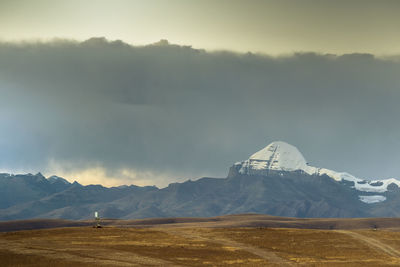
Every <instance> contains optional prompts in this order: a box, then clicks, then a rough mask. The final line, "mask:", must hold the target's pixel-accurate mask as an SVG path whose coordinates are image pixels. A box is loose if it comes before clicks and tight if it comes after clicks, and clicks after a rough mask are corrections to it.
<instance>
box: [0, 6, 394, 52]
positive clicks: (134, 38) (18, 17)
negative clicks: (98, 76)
mask: <svg viewBox="0 0 400 267" xmlns="http://www.w3.org/2000/svg"><path fill="white" fill-rule="evenodd" d="M399 13H400V1H397V0H334V1H332V0H301V1H300V0H292V1H289V0H200V1H199V0H145V1H143V0H86V1H81V0H68V1H65V0H35V1H32V0H1V1H0V38H3V39H6V40H19V39H27V38H33V39H37V38H44V39H49V38H53V37H62V38H73V39H78V40H81V41H83V40H86V39H88V38H91V37H93V36H105V37H106V38H108V39H121V40H124V41H125V42H128V43H131V44H135V45H137V44H149V43H153V42H156V41H158V40H160V39H168V40H170V41H171V42H173V43H177V44H184V45H192V46H194V47H196V48H204V49H208V50H210V49H229V50H235V51H242V52H247V51H252V52H263V53H267V54H281V53H292V52H298V51H314V52H323V53H336V54H342V53H353V52H359V53H360V52H362V53H373V54H394V53H400V46H399V45H398V44H399V43H400V35H399V34H398V29H399V28H400V19H399Z"/></svg>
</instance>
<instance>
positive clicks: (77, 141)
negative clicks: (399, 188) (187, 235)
mask: <svg viewBox="0 0 400 267" xmlns="http://www.w3.org/2000/svg"><path fill="white" fill-rule="evenodd" d="M33 3H35V4H33ZM78 3H79V5H78ZM88 3H90V5H89V4H88ZM300 3H301V4H300ZM361 3H362V4H361ZM397 3H399V2H395V1H374V2H372V1H371V2H370V1H329V2H328V1H326V2H325V1H293V2H292V1H211V2H210V1H62V2H61V1H1V2H0V6H1V7H0V38H1V39H2V40H3V41H2V42H0V94H1V97H0V171H4V172H12V173H16V172H33V173H35V172H39V171H40V172H42V173H44V174H45V175H47V176H48V175H52V174H56V175H59V176H64V177H66V178H67V179H69V180H70V181H73V180H75V179H76V180H78V181H79V182H81V183H84V184H88V183H102V184H104V185H107V186H110V185H119V184H131V183H133V184H137V185H153V184H156V185H158V186H165V185H167V184H168V183H170V182H175V181H183V180H186V179H189V178H191V179H197V178H199V177H201V176H209V177H225V176H226V175H227V171H228V168H229V167H230V166H231V165H232V164H233V163H234V162H236V161H241V160H245V159H247V158H248V157H249V156H250V155H251V154H252V153H254V152H256V151H257V150H259V149H261V148H263V147H264V146H266V145H268V144H269V143H270V142H272V141H277V140H281V141H286V142H288V143H290V144H293V145H295V146H296V147H298V148H299V150H300V151H301V152H302V153H303V154H304V156H305V157H306V159H307V160H308V161H309V162H310V163H311V164H312V165H314V166H318V167H326V168H330V169H333V170H337V171H347V172H349V173H352V174H353V175H356V176H359V177H362V178H368V179H369V178H388V177H400V165H399V162H400V152H399V151H400V139H399V136H400V124H399V115H400V105H398V103H399V99H400V80H399V74H400V61H399V56H397V55H398V54H397V53H398V52H399V50H398V49H399V46H398V45H397V44H398V43H399V41H400V40H399V38H400V37H399V36H400V35H398V34H397V32H396V31H395V29H396V30H397V29H398V28H400V23H399V21H400V20H398V19H395V16H394V15H395V14H398V12H397V11H400V9H399V7H400V6H399V5H398V4H397ZM93 36H104V37H106V38H107V39H106V38H92V39H89V38H90V37H93ZM54 37H59V38H64V37H67V38H69V39H57V40H50V39H51V38H54ZM31 38H34V39H36V40H37V39H41V38H44V39H46V41H45V42H43V41H41V42H36V41H32V39H31ZM48 38H50V39H48ZM161 38H166V39H169V40H170V42H171V43H177V44H180V45H171V44H167V42H166V41H164V42H160V43H157V44H153V45H145V44H149V43H153V42H154V41H156V40H159V39H161ZM27 39H28V40H30V41H26V40H27ZM116 39H122V40H123V41H115V40H116ZM21 40H25V41H23V42H21ZM183 45H191V46H193V48H190V47H188V46H183ZM197 48H199V49H197ZM202 48H205V50H203V49H202ZM213 49H223V50H224V51H213ZM233 50H234V51H239V53H233V52H229V51H233ZM244 51H252V52H253V53H245V52H244ZM257 51H261V52H262V53H256V52H257ZM293 51H298V52H297V53H293ZM304 51H314V52H307V53H305V52H304ZM315 52H317V53H315ZM367 52H368V53H367ZM278 54H280V56H278ZM282 54H283V55H282ZM382 55H386V56H385V57H384V58H383V57H382Z"/></svg>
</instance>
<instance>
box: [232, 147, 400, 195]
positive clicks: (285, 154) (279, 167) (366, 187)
mask: <svg viewBox="0 0 400 267" xmlns="http://www.w3.org/2000/svg"><path fill="white" fill-rule="evenodd" d="M234 167H235V168H236V169H237V170H238V172H239V173H240V174H244V175H265V176H266V175H268V174H269V172H270V171H285V172H292V171H302V172H304V173H306V174H309V175H317V176H322V175H327V176H329V177H331V178H332V179H334V180H336V181H338V182H341V181H350V182H353V183H354V186H353V188H355V189H356V190H358V191H362V192H374V193H383V192H386V191H387V190H388V186H389V185H391V184H395V185H397V186H398V187H400V181H398V180H397V179H394V178H391V179H386V180H374V181H370V180H365V179H360V178H357V177H355V176H353V175H351V174H349V173H346V172H336V171H332V170H329V169H325V168H318V167H313V166H309V165H308V164H307V161H306V160H305V158H304V157H303V155H302V154H301V153H300V151H299V150H298V149H297V148H296V147H295V146H292V145H290V144H288V143H285V142H282V141H276V142H272V143H271V144H269V145H268V146H266V147H265V148H263V149H261V150H260V151H258V152H256V153H254V154H253V155H251V156H250V158H249V159H247V160H245V161H242V162H237V163H235V164H234ZM371 197H372V196H360V201H363V202H365V203H375V202H380V201H384V200H385V199H386V198H384V197H381V196H380V195H375V196H373V200H372V199H371Z"/></svg>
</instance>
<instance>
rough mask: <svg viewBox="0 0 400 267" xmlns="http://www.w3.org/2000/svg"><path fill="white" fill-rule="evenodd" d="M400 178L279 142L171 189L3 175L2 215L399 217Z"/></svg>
mask: <svg viewBox="0 0 400 267" xmlns="http://www.w3.org/2000/svg"><path fill="white" fill-rule="evenodd" d="M399 203H400V181H398V180H396V179H386V180H375V181H369V180H364V179H361V178H357V177H354V176H353V175H351V174H348V173H345V172H336V171H332V170H328V169H325V168H318V167H313V166H310V165H309V164H308V163H307V161H306V160H305V159H304V157H303V155H302V154H301V153H300V152H299V151H298V149H297V148H296V147H294V146H292V145H290V144H287V143H285V142H280V141H277V142H273V143H271V144H269V145H268V146H266V147H265V148H263V149H261V150H260V151H258V152H256V153H254V154H253V155H251V156H250V158H249V159H247V160H245V161H242V162H237V163H235V164H233V166H232V167H231V168H230V170H229V174H228V176H227V177H226V178H208V177H205V178H200V179H198V180H195V181H191V180H188V181H186V182H183V183H172V184H170V185H169V186H168V187H166V188H162V189H159V188H157V187H155V186H144V187H139V186H135V185H131V186H119V187H111V188H107V187H103V186H101V185H87V186H83V185H81V184H79V183H78V182H74V183H70V182H68V181H67V180H65V179H63V178H61V177H57V176H51V177H49V178H46V177H44V176H43V175H42V174H41V173H38V174H35V175H33V174H17V175H13V174H7V173H2V174H0V220H17V219H28V218H62V219H90V218H92V217H93V214H94V211H98V212H99V214H100V216H101V217H103V218H105V217H106V218H120V219H137V218H154V217H210V216H219V215H226V214H239V213H260V214H269V215H276V216H288V217H300V218H304V217H326V218H328V217H330V218H332V217H397V216H399V215H400V205H398V204H399Z"/></svg>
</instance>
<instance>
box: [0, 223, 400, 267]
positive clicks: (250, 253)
mask: <svg viewBox="0 0 400 267" xmlns="http://www.w3.org/2000/svg"><path fill="white" fill-rule="evenodd" d="M0 265H1V266H69V267H71V266H298V265H304V266H399V265H400V232H397V231H396V230H393V229H384V230H378V231H373V230H371V229H369V230H312V229H294V228H292V229H289V228H260V227H257V228H256V227H235V228H230V227H226V228H225V227H224V228H199V227H176V226H166V227H162V226H159V227H153V228H121V227H111V226H110V227H104V228H100V229H95V228H91V227H71V228H55V229H42V230H29V231H17V232H7V233H0Z"/></svg>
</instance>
